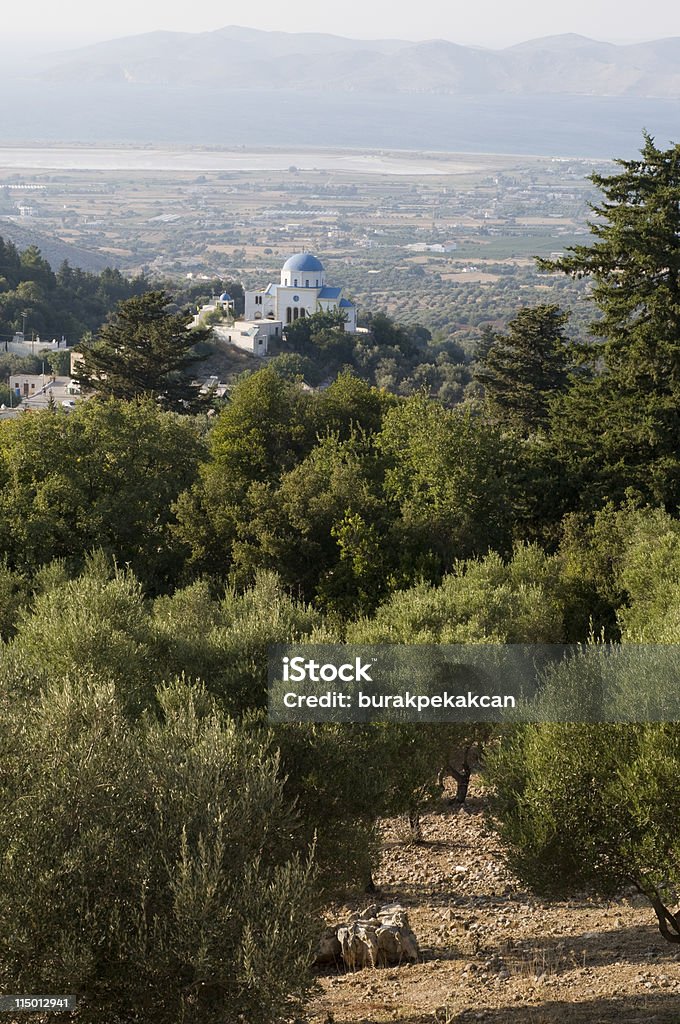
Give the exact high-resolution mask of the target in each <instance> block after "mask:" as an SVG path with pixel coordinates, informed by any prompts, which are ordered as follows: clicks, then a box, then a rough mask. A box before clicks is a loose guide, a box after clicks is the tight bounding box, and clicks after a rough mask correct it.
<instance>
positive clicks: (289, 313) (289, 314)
mask: <svg viewBox="0 0 680 1024" xmlns="http://www.w3.org/2000/svg"><path fill="white" fill-rule="evenodd" d="M292 319H293V310H292V309H291V308H290V306H289V307H288V309H287V310H286V323H287V324H289V323H290V322H291V320H292Z"/></svg>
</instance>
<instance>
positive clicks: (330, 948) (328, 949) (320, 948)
mask: <svg viewBox="0 0 680 1024" xmlns="http://www.w3.org/2000/svg"><path fill="white" fill-rule="evenodd" d="M341 957H342V946H341V945H340V943H339V941H338V936H337V931H336V929H335V928H326V929H324V932H323V935H322V936H321V938H320V939H319V944H318V945H317V947H316V952H315V954H314V963H315V964H318V965H319V966H329V965H330V964H339V963H340V960H341Z"/></svg>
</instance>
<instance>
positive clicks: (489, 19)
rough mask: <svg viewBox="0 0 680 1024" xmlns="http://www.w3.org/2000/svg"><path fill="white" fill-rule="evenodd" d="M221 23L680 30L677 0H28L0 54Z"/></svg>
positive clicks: (478, 33)
mask: <svg viewBox="0 0 680 1024" xmlns="http://www.w3.org/2000/svg"><path fill="white" fill-rule="evenodd" d="M386 10H387V11H388V12H389V13H388V14H386V13H384V12H385V11H386ZM26 12H28V13H26ZM227 25H243V26H247V27H251V28H261V29H275V30H280V31H289V32H331V33H334V34H336V35H345V36H351V37H354V38H363V39H370V38H397V39H413V40H420V39H433V38H439V39H449V40H451V41H453V42H456V43H463V44H465V45H477V46H489V47H494V48H500V47H503V46H510V45H512V44H513V43H517V42H522V41H523V40H525V39H535V38H537V37H539V36H545V35H554V34H558V33H562V32H576V33H579V34H581V35H586V36H590V37H591V38H593V39H602V40H607V41H609V42H613V43H625V42H639V41H642V40H646V39H658V38H661V37H664V36H680V6H679V5H678V4H677V2H676V0H645V2H644V3H640V0H569V2H551V0H418V2H413V0H408V2H407V0H392V4H391V5H390V6H386V4H385V3H384V0H373V2H372V3H370V2H369V3H367V2H366V0H342V3H329V2H328V0H315V2H313V0H295V3H291V4H286V3H282V2H281V0H256V2H255V3H250V4H245V3H234V2H231V0H221V2H220V0H192V2H191V3H176V2H175V3H172V2H168V0H144V2H142V3H140V2H139V0H116V2H115V3H113V4H94V3H92V0H62V2H61V3H58V4H57V3H54V0H31V3H30V4H29V5H28V6H24V5H22V4H14V3H9V4H7V5H5V7H4V9H3V13H2V24H1V27H0V51H2V52H5V53H6V52H8V50H12V51H13V52H14V53H15V54H18V53H20V54H21V55H22V57H23V59H30V55H32V54H35V53H37V52H40V51H45V50H50V49H62V48H63V47H66V46H68V47H70V46H76V45H84V44H86V43H89V42H95V41H98V40H100V39H111V38H115V37H119V36H126V35H137V34H139V33H142V32H151V31H155V30H158V29H164V30H170V31H178V32H205V31H211V30H213V29H218V28H224V27H225V26H227Z"/></svg>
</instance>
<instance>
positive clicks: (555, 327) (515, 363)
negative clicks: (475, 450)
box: [475, 306, 568, 436]
mask: <svg viewBox="0 0 680 1024" xmlns="http://www.w3.org/2000/svg"><path fill="white" fill-rule="evenodd" d="M567 319H568V314H567V313H563V312H562V311H561V310H560V309H559V307H558V306H534V307H532V308H526V309H521V310H520V311H519V312H518V314H517V316H516V317H515V318H514V319H513V320H511V321H510V323H509V324H508V333H507V334H495V335H492V336H490V335H489V333H487V334H485V335H484V336H483V339H482V340H483V343H484V348H485V349H486V351H483V353H482V356H481V359H480V361H479V363H478V367H477V370H476V372H475V378H476V379H477V380H478V381H479V382H480V383H481V384H483V386H484V392H485V396H486V401H487V406H488V409H489V412H490V413H491V415H492V417H493V418H494V419H496V420H498V421H499V422H501V423H503V424H505V425H507V426H510V427H512V428H513V429H514V430H517V431H518V432H519V433H521V434H523V435H525V436H526V435H528V434H531V433H534V432H535V431H536V430H537V429H538V428H539V427H542V426H544V425H545V423H546V420H547V416H548V405H549V401H550V398H551V396H553V395H555V394H557V393H558V392H559V391H561V390H563V389H564V387H565V385H566V380H567V374H566V364H567V339H566V337H565V335H564V326H565V324H566V322H567Z"/></svg>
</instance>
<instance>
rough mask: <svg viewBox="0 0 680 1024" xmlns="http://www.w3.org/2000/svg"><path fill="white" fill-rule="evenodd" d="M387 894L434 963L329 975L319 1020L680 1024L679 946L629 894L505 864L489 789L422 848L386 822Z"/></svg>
mask: <svg viewBox="0 0 680 1024" xmlns="http://www.w3.org/2000/svg"><path fill="white" fill-rule="evenodd" d="M383 832H384V837H383V838H384V852H383V858H382V863H381V866H380V869H379V871H377V872H376V876H375V880H376V884H377V885H378V887H379V893H378V895H377V896H372V897H370V900H369V898H368V897H364V898H363V900H361V899H359V900H356V901H350V902H348V903H347V904H345V905H344V906H337V907H333V908H330V909H329V915H330V916H331V917H335V918H336V919H342V917H343V915H345V916H346V915H347V914H351V913H356V912H358V911H360V910H361V908H362V906H363V905H364V904H368V903H369V902H371V901H372V902H375V901H376V900H379V901H380V902H384V903H392V902H398V903H400V904H401V905H402V906H404V907H405V908H406V909H407V911H408V916H409V919H410V922H411V926H412V928H413V930H414V931H415V934H416V935H417V937H418V941H419V943H420V947H421V953H422V961H421V962H420V963H417V964H413V965H411V964H403V965H401V966H399V967H387V968H377V969H376V968H364V969H362V970H356V971H342V972H337V971H336V972H329V973H320V974H319V992H318V994H317V996H316V997H315V999H314V1000H313V1002H312V1003H311V1004H310V1006H309V1008H308V1013H307V1016H306V1018H305V1020H306V1022H307V1024H383V1022H387V1021H398V1022H400V1024H468V1022H471V1021H483V1022H485V1024H571V1022H574V1024H609V1022H616V1024H680V949H679V948H678V946H673V945H670V944H669V943H667V942H665V941H664V940H663V939H662V938H661V936H660V935H659V933H658V931H657V929H656V924H655V918H654V915H653V912H652V911H651V908H649V907H648V905H647V904H646V903H645V902H644V901H643V900H642V899H641V898H639V897H637V896H634V895H631V896H629V897H625V896H624V897H622V898H621V899H619V900H617V901H604V900H596V899H591V898H588V897H586V896H583V897H582V898H577V899H571V900H568V901H563V902H555V901H547V900H543V899H539V898H537V897H535V896H534V895H532V894H531V893H530V892H527V891H526V890H525V889H524V888H523V887H522V886H521V885H520V884H519V883H518V882H517V880H516V879H514V878H513V877H512V876H511V875H510V874H509V872H508V871H507V870H506V868H505V867H504V866H503V858H502V850H501V848H500V846H499V843H498V839H497V838H496V836H495V835H494V834H493V833H492V832H490V831H489V830H488V829H487V828H486V826H485V822H484V815H483V794H480V793H477V794H476V795H473V797H472V798H471V799H470V801H469V804H468V806H467V808H466V809H464V810H462V811H459V812H457V813H456V812H455V811H453V810H451V809H450V808H449V807H448V806H447V805H446V804H444V803H442V805H441V807H438V808H436V809H435V811H434V812H433V813H430V814H428V815H427V816H425V818H424V819H423V839H424V841H423V843H422V844H421V845H411V844H409V842H408V840H407V836H406V833H405V829H404V826H403V824H402V823H401V822H397V821H391V822H386V823H385V825H384V829H383Z"/></svg>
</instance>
